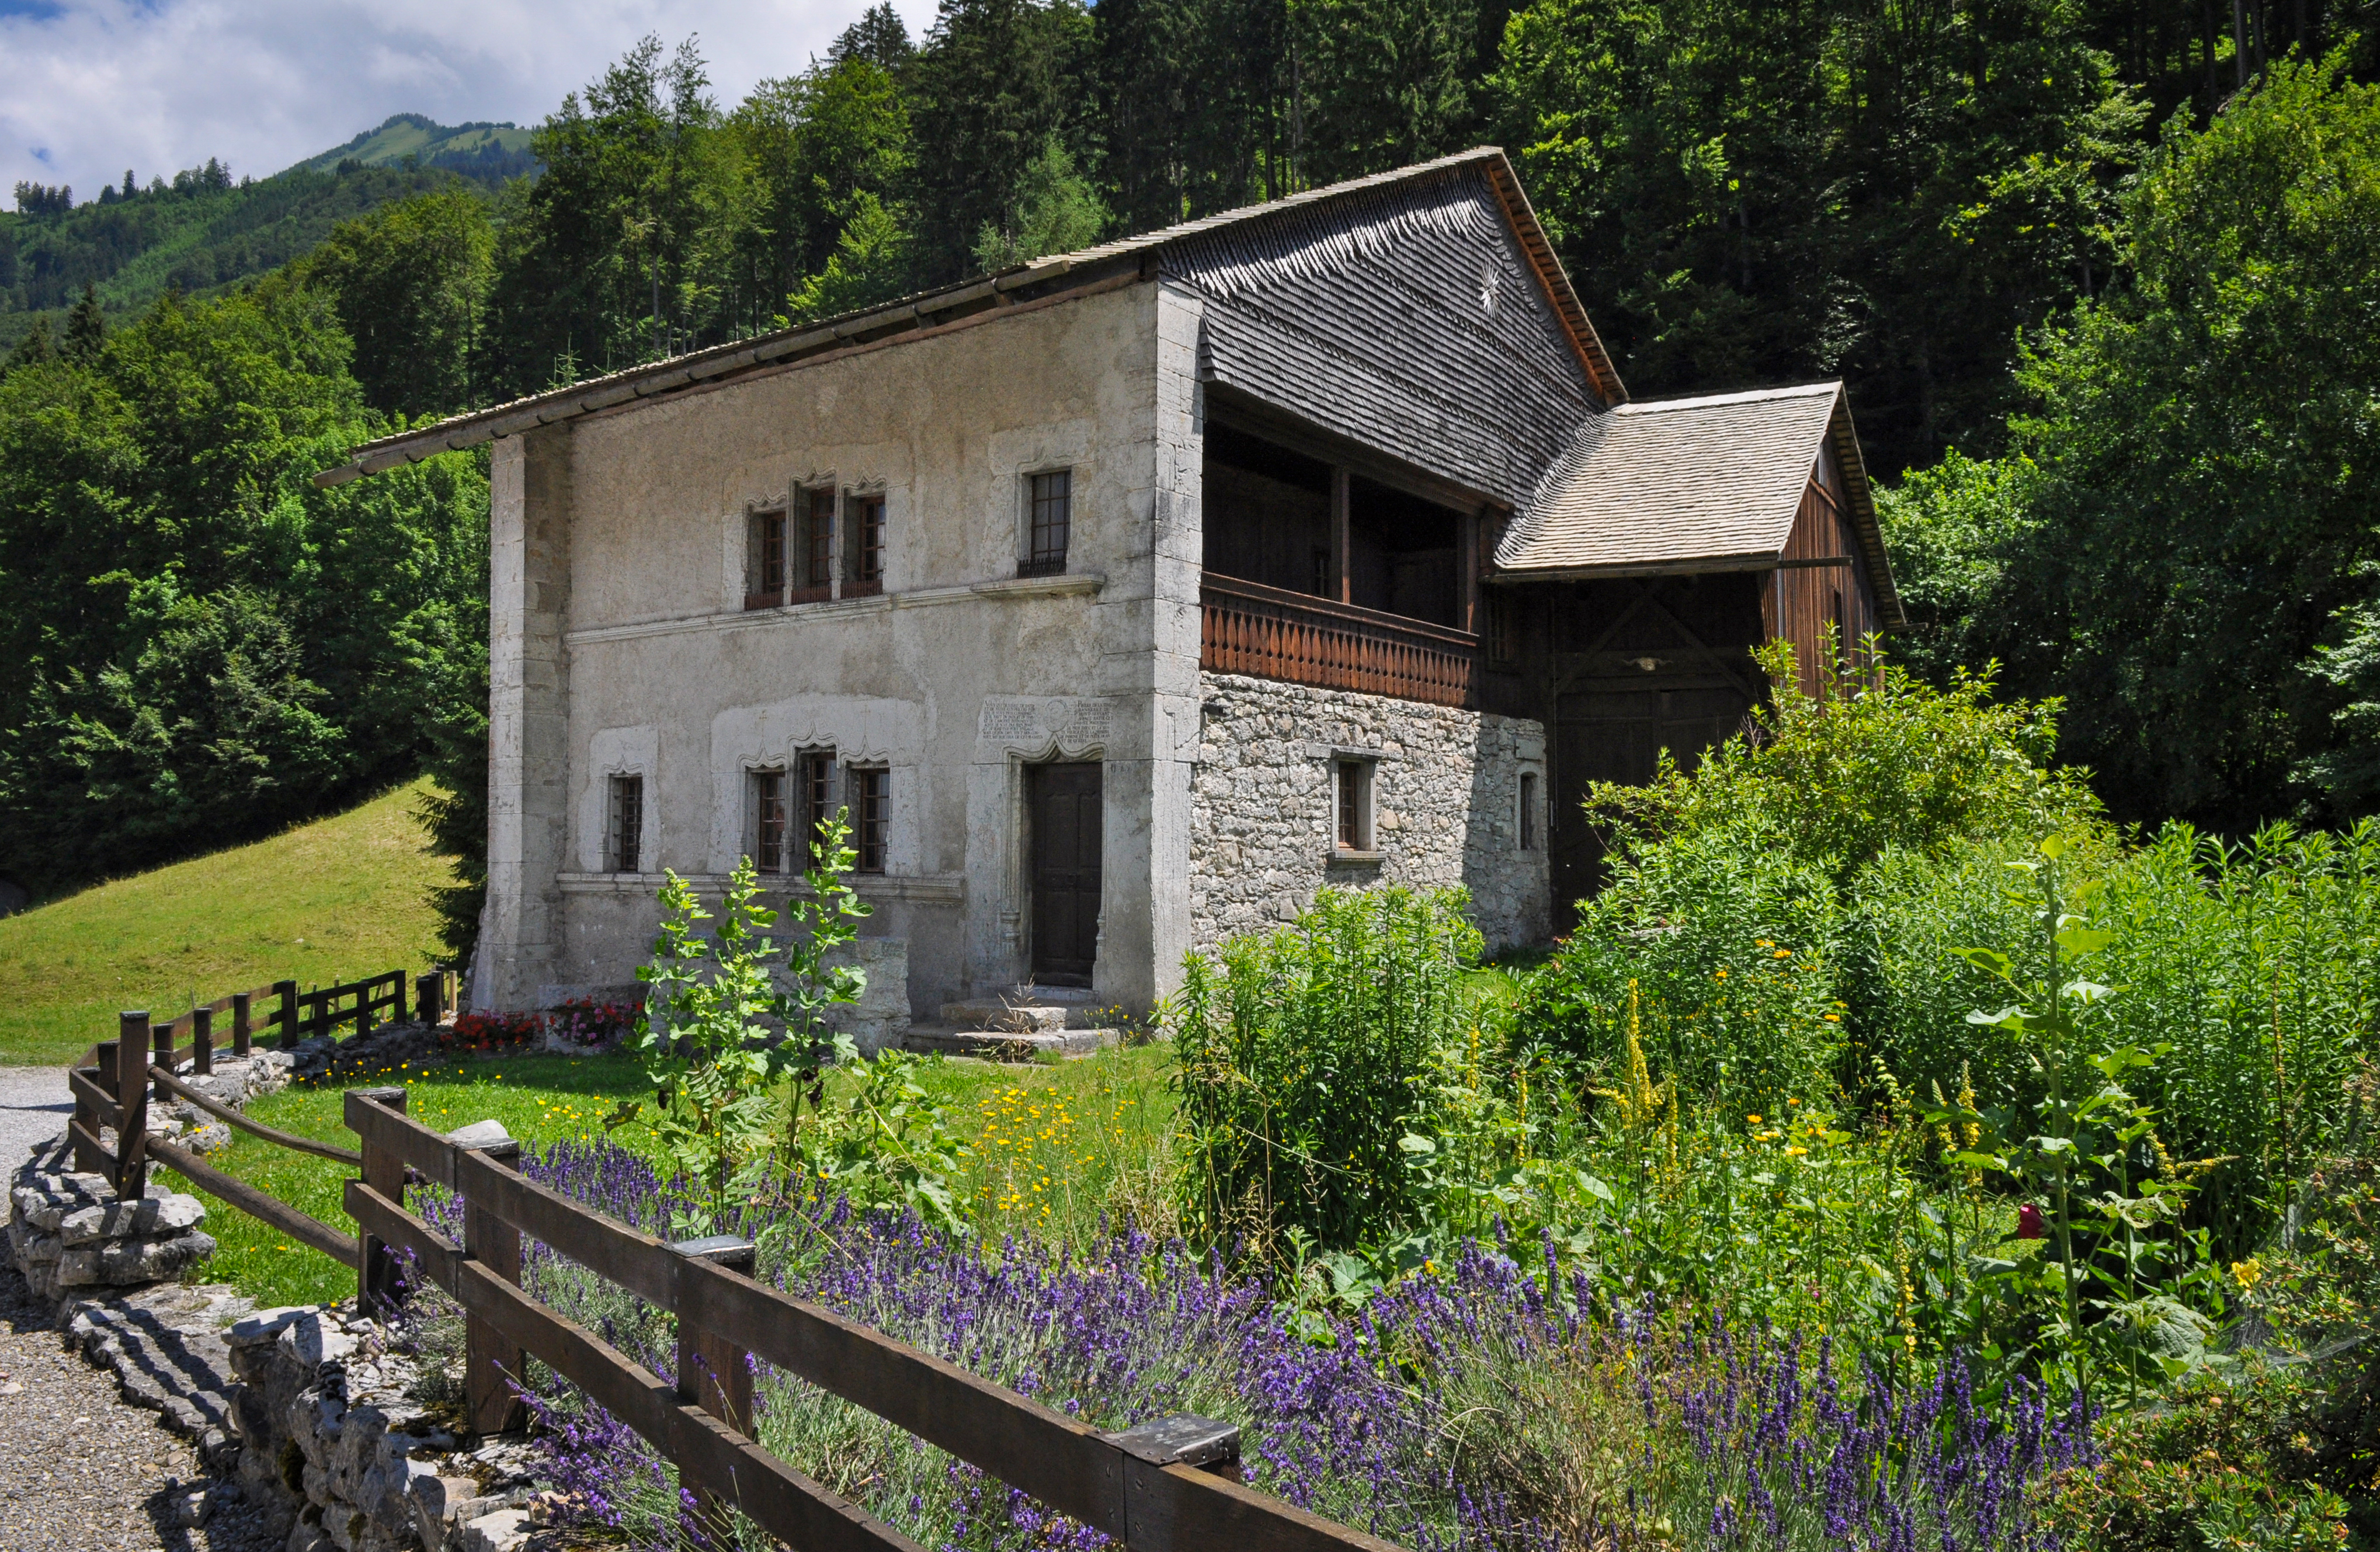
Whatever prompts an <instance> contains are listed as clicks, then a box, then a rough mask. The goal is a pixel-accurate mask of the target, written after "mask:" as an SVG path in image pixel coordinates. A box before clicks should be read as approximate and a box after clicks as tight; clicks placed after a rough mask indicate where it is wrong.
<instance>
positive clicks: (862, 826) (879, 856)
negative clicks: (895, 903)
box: [851, 766, 892, 873]
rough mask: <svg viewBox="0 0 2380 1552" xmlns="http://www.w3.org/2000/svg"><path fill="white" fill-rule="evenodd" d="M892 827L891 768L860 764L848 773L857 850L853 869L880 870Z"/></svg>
mask: <svg viewBox="0 0 2380 1552" xmlns="http://www.w3.org/2000/svg"><path fill="white" fill-rule="evenodd" d="M851 832H852V843H853V848H854V850H856V852H857V853H858V854H859V861H858V864H857V867H856V869H855V871H856V872H861V873H881V872H883V871H884V854H885V849H886V843H887V841H888V840H889V838H890V836H891V833H892V772H891V771H890V770H885V769H884V768H883V767H881V766H874V767H869V766H862V767H859V768H858V769H856V770H853V771H852V773H851Z"/></svg>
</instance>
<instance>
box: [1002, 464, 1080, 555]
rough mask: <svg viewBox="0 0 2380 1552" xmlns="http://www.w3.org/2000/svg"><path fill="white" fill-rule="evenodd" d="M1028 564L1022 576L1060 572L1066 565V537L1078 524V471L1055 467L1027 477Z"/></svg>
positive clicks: (1026, 553)
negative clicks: (1075, 516) (1075, 519)
mask: <svg viewBox="0 0 2380 1552" xmlns="http://www.w3.org/2000/svg"><path fill="white" fill-rule="evenodd" d="M1026 505H1027V509H1028V510H1027V513H1026V547H1025V564H1022V565H1020V566H1018V567H1017V568H1016V575H1017V576H1059V575H1061V574H1062V573H1063V572H1064V571H1065V569H1066V540H1067V537H1068V531H1069V530H1070V529H1071V528H1072V527H1074V513H1075V471H1074V470H1072V469H1051V470H1050V471H1049V472H1048V473H1046V474H1036V475H1030V476H1027V477H1026Z"/></svg>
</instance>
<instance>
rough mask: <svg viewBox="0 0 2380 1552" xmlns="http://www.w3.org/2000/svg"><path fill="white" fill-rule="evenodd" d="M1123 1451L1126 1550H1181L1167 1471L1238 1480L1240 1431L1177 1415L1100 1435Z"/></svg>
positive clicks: (1227, 1425)
mask: <svg viewBox="0 0 2380 1552" xmlns="http://www.w3.org/2000/svg"><path fill="white" fill-rule="evenodd" d="M1102 1437H1105V1438H1106V1439H1107V1441H1108V1442H1109V1443H1110V1444H1112V1445H1115V1446H1118V1447H1119V1448H1121V1449H1123V1456H1124V1459H1123V1523H1124V1545H1125V1546H1146V1547H1151V1548H1157V1549H1160V1552H1168V1549H1171V1548H1172V1547H1174V1546H1177V1545H1180V1544H1179V1543H1177V1542H1176V1540H1175V1538H1174V1534H1173V1523H1172V1521H1173V1513H1172V1508H1173V1502H1174V1494H1173V1492H1172V1487H1173V1484H1172V1482H1170V1481H1168V1480H1167V1478H1166V1475H1165V1468H1166V1467H1168V1466H1196V1468H1198V1469H1199V1470H1200V1471H1204V1472H1210V1473H1213V1474H1215V1475H1217V1476H1220V1477H1224V1478H1227V1479H1228V1480H1230V1481H1233V1482H1237V1481H1239V1480H1240V1430H1239V1429H1238V1427H1237V1426H1235V1425H1233V1424H1230V1423H1218V1422H1216V1421H1215V1420H1214V1419H1213V1418H1210V1417H1192V1416H1188V1415H1183V1414H1177V1415H1175V1416H1172V1417H1160V1418H1159V1419H1157V1420H1156V1421H1155V1422H1153V1423H1143V1424H1142V1425H1139V1426H1138V1427H1136V1428H1126V1429H1124V1430H1123V1432H1122V1433H1115V1434H1107V1435H1104V1436H1102Z"/></svg>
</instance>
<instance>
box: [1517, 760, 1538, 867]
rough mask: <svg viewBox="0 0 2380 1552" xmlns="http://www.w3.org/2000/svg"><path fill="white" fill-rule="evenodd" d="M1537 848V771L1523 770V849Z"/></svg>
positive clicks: (1533, 849) (1531, 849) (1530, 850)
mask: <svg viewBox="0 0 2380 1552" xmlns="http://www.w3.org/2000/svg"><path fill="white" fill-rule="evenodd" d="M1536 849H1537V773H1536V771H1534V770H1524V771H1522V772H1521V850H1523V851H1524V852H1534V851H1536Z"/></svg>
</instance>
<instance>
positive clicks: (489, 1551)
mask: <svg viewBox="0 0 2380 1552" xmlns="http://www.w3.org/2000/svg"><path fill="white" fill-rule="evenodd" d="M528 1533H529V1524H528V1510H522V1509H500V1510H496V1512H494V1513H493V1514H485V1515H481V1516H480V1518H479V1519H477V1520H474V1521H472V1522H469V1523H468V1524H467V1525H465V1526H464V1527H463V1534H462V1535H461V1537H460V1538H459V1544H460V1546H461V1547H462V1552H517V1549H518V1548H519V1547H520V1546H523V1545H524V1544H525V1543H527V1542H528Z"/></svg>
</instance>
